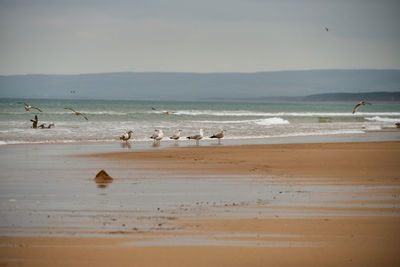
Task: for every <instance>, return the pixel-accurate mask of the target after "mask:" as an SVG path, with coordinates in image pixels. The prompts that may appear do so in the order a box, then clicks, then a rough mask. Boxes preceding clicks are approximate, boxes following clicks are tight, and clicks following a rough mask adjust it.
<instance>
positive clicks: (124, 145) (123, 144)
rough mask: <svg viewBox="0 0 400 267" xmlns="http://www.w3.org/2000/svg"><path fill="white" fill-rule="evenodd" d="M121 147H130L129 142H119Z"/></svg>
mask: <svg viewBox="0 0 400 267" xmlns="http://www.w3.org/2000/svg"><path fill="white" fill-rule="evenodd" d="M121 147H122V148H127V149H131V143H129V142H123V143H121Z"/></svg>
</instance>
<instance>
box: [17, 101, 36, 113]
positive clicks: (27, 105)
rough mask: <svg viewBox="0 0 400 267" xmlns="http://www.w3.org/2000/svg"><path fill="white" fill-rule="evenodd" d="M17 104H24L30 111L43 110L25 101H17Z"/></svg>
mask: <svg viewBox="0 0 400 267" xmlns="http://www.w3.org/2000/svg"><path fill="white" fill-rule="evenodd" d="M17 104H24V106H25V110H26V111H29V110H31V109H36V110H37V111H40V112H42V110H41V109H40V108H37V107H33V106H31V105H29V104H27V103H25V102H17Z"/></svg>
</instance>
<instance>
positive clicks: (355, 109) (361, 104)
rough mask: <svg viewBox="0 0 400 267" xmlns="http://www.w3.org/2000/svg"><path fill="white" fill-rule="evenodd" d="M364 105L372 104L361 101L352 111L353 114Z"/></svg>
mask: <svg viewBox="0 0 400 267" xmlns="http://www.w3.org/2000/svg"><path fill="white" fill-rule="evenodd" d="M366 104H368V105H372V103H369V102H366V101H361V102H360V103H358V104H357V105H356V106H355V107H354V109H353V114H354V113H356V111H357V109H358V108H359V107H361V106H365V105H366Z"/></svg>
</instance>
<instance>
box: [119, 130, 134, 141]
mask: <svg viewBox="0 0 400 267" xmlns="http://www.w3.org/2000/svg"><path fill="white" fill-rule="evenodd" d="M132 133H133V131H132V130H129V131H127V132H126V133H124V134H123V135H121V136H120V137H119V139H120V140H122V141H125V142H127V141H128V140H129V139H131V137H132Z"/></svg>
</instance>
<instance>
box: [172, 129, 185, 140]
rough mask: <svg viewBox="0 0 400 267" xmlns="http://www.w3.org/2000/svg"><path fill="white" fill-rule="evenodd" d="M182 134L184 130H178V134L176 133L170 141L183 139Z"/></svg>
mask: <svg viewBox="0 0 400 267" xmlns="http://www.w3.org/2000/svg"><path fill="white" fill-rule="evenodd" d="M181 132H182V130H178V132H176V134H174V135H173V136H171V137H170V138H169V139H173V140H178V139H179V138H180V137H181Z"/></svg>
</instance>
